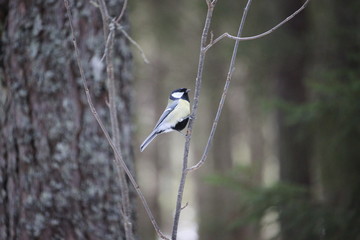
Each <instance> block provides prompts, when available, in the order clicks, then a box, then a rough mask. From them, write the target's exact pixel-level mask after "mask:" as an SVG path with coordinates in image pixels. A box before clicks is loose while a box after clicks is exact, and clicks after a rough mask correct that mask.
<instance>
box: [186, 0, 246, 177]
mask: <svg viewBox="0 0 360 240" xmlns="http://www.w3.org/2000/svg"><path fill="white" fill-rule="evenodd" d="M251 1H252V0H248V2H247V4H246V6H245V9H244V12H243V16H242V18H241V22H240V26H239V30H238V33H237V38H240V36H241V33H242V31H243V28H244V24H245V21H246V17H247V13H248V11H249V8H250V5H251ZM239 42H240V40H236V41H235V46H234V50H233V54H232V57H231V61H230V66H229V71H228V73H227V77H226V82H225V86H224V90H223V93H222V95H221V99H220V103H219V107H218V110H217V113H216V116H215V120H214V122H213V126H212V128H211V132H210V136H209V138H208V142H207V144H206V147H205V150H204V153H203V155H202V157H201V159H200V161H199V162H198V163H197V164H196V165H195V166H193V167H190V168H188V169H187V171H188V172H190V171H193V170H196V169H198V168H200V167H201V166H202V165H203V164H204V163H205V160H206V158H207V155H208V152H209V149H210V146H211V142H212V140H213V138H214V135H215V131H216V127H217V124H218V122H219V118H220V115H221V111H222V109H223V107H224V102H225V99H226V95H227V92H228V89H229V85H230V81H231V77H232V74H233V72H234V69H235V61H236V55H237V49H238V46H239Z"/></svg>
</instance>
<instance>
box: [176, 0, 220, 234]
mask: <svg viewBox="0 0 360 240" xmlns="http://www.w3.org/2000/svg"><path fill="white" fill-rule="evenodd" d="M216 2H217V0H213V1H210V0H206V3H207V5H208V10H207V14H206V19H205V24H204V29H203V32H202V35H201V43H200V55H199V63H198V72H197V76H196V82H195V93H194V103H193V107H192V113H191V116H190V120H189V126H188V129H187V133H186V141H185V148H184V157H183V168H182V174H181V179H180V184H179V189H178V195H177V201H176V209H175V216H174V223H173V230H172V237H171V239H172V240H176V237H177V230H178V226H179V219H180V213H181V203H182V198H183V193H184V187H185V181H186V176H187V173H188V171H187V164H188V157H189V149H190V141H191V135H192V128H193V125H194V120H195V118H196V114H197V109H198V106H199V96H200V90H201V81H202V75H203V70H204V61H205V55H206V51H204V48H205V46H206V41H207V38H208V34H209V29H210V23H211V18H212V14H213V11H214V7H215V5H216Z"/></svg>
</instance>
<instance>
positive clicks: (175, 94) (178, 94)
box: [171, 92, 184, 98]
mask: <svg viewBox="0 0 360 240" xmlns="http://www.w3.org/2000/svg"><path fill="white" fill-rule="evenodd" d="M183 95H184V93H183V92H175V93H173V94H171V96H172V97H173V98H181V97H182V96H183Z"/></svg>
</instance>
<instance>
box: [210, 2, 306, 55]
mask: <svg viewBox="0 0 360 240" xmlns="http://www.w3.org/2000/svg"><path fill="white" fill-rule="evenodd" d="M309 1H310V0H306V1H305V2H304V4H303V5H302V6H301V7H300V8H299V9H298V10H296V11H295V12H294V13H293V14H291V15H290V16H288V17H287V18H285V19H284V20H283V21H281V22H280V23H279V24H277V25H276V26H274V27H273V28H271V29H270V30H268V31H266V32H263V33H261V34H258V35H255V36H251V37H237V36H233V35H231V34H229V33H227V32H226V33H223V34H221V35H220V36H219V37H217V38H216V39H215V40H214V41H212V40H211V41H210V43H209V44H208V45H207V46H206V48H205V51H207V50H209V48H211V47H212V46H214V45H215V44H216V43H217V42H219V41H220V40H222V39H224V38H226V37H227V38H230V39H233V40H238V41H249V40H254V39H258V38H262V37H265V36H266V35H269V34H270V33H272V32H274V31H275V30H276V29H278V28H279V27H281V26H282V25H284V24H285V23H286V22H288V21H290V20H291V19H292V18H293V17H295V16H296V15H297V14H298V13H300V12H301V11H302V10H304V9H305V7H306V6H307V4H308V3H309Z"/></svg>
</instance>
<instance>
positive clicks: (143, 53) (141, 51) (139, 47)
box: [116, 24, 149, 63]
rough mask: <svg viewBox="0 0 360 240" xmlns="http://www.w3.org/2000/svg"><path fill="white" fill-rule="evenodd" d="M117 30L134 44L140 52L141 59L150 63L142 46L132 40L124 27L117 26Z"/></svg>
mask: <svg viewBox="0 0 360 240" xmlns="http://www.w3.org/2000/svg"><path fill="white" fill-rule="evenodd" d="M116 28H117V29H118V30H119V31H121V32H122V34H124V36H125V37H126V38H127V39H128V40H129V41H130V42H131V43H132V44H134V46H135V47H136V48H137V49H138V50H139V52H140V54H141V57H142V58H143V60H144V62H145V63H149V60H148V59H147V57H146V55H145V52H144V50H143V49H142V48H141V46H140V45H139V44H138V43H137V42H136V41H135V40H134V39H132V38H131V37H130V36H129V34H128V33H127V32H126V31H125V30H124V28H123V27H122V26H120V25H119V24H116Z"/></svg>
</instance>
